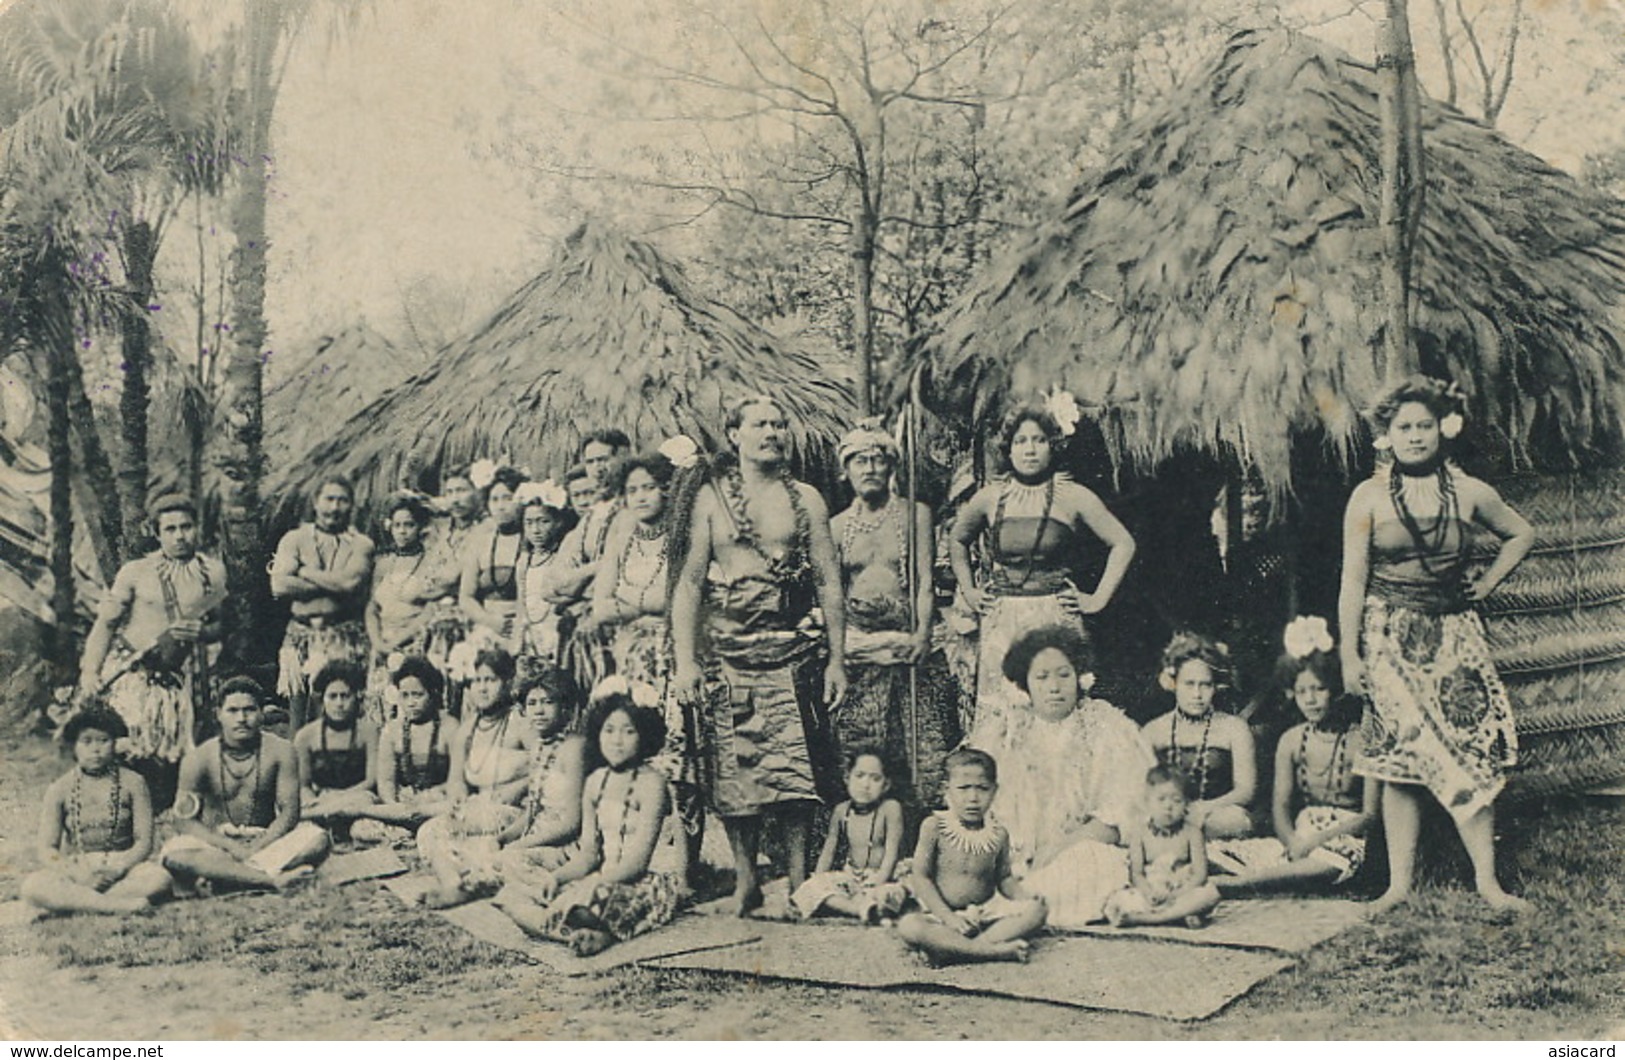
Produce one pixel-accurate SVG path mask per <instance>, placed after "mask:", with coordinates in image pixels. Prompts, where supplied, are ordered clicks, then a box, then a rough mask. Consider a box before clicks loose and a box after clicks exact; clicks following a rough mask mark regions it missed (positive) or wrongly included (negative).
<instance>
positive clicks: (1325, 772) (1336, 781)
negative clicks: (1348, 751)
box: [1298, 725, 1348, 793]
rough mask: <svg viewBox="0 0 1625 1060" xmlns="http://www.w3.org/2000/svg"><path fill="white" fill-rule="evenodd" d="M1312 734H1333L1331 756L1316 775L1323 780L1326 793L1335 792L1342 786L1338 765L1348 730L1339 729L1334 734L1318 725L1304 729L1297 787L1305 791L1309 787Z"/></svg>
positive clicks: (1299, 756) (1300, 748)
mask: <svg viewBox="0 0 1625 1060" xmlns="http://www.w3.org/2000/svg"><path fill="white" fill-rule="evenodd" d="M1313 735H1319V736H1333V739H1332V753H1331V756H1330V757H1329V758H1327V759H1326V768H1324V769H1322V770H1320V771H1319V774H1318V775H1319V777H1320V779H1321V780H1322V781H1324V782H1325V787H1324V788H1323V789H1322V790H1324V791H1326V792H1327V793H1335V792H1337V791H1339V790H1340V789H1341V787H1342V784H1341V783H1340V780H1341V778H1340V777H1339V776H1338V774H1339V773H1340V772H1341V771H1340V770H1339V769H1338V766H1339V765H1341V764H1343V763H1342V762H1341V759H1342V757H1343V745H1344V741H1346V740H1347V739H1348V730H1347V729H1342V730H1339V731H1337V732H1336V734H1335V736H1334V735H1333V733H1332V732H1330V731H1328V730H1326V729H1322V728H1321V727H1320V726H1318V725H1311V726H1309V727H1308V728H1307V729H1306V730H1304V734H1303V743H1302V744H1301V745H1300V747H1299V751H1298V769H1299V774H1298V787H1299V788H1301V789H1303V790H1304V791H1307V790H1308V788H1309V737H1310V736H1313Z"/></svg>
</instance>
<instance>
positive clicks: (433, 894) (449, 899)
mask: <svg viewBox="0 0 1625 1060" xmlns="http://www.w3.org/2000/svg"><path fill="white" fill-rule="evenodd" d="M468 900H469V896H468V894H467V893H466V892H465V891H464V890H463V889H462V888H461V887H436V888H434V889H432V890H430V891H426V892H424V894H423V895H422V896H421V897H419V898H418V901H419V902H422V903H423V905H424V907H425V908H428V909H450V908H452V907H453V906H459V905H462V904H464V903H465V902H467V901H468Z"/></svg>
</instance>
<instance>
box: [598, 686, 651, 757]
mask: <svg viewBox="0 0 1625 1060" xmlns="http://www.w3.org/2000/svg"><path fill="white" fill-rule="evenodd" d="M616 713H625V714H626V716H627V717H628V718H630V719H632V727H633V728H635V729H637V730H638V755H637V757H636V758H635V759H633V760H632V763H631V764H633V765H642V764H643V763H644V762H647V761H648V760H649V759H651V758H653V757H654V756H655V755H657V754H659V753H660V749H661V748H662V747H664V746H666V719H665V718H664V717H662V716H661V713H660V711H658V710H656V709H654V708H653V707H640V706H638V705H637V704H636V703H633V702H632V697H631V696H628V695H623V694H622V693H619V692H617V693H615V694H614V695H609V696H605V697H604V698H603V699H600V700H599V701H598V702H596V703H594V704H593V705H592V706H591V708H589V709H588V711H587V728H586V737H587V769H588V771H589V772H591V771H592V770H594V769H597V768H598V767H600V766H605V765H608V764H609V763H608V762H606V761H604V752H603V749H602V748H601V747H599V744H598V737H599V734H600V733H602V732H603V729H604V722H606V721H608V720H609V719H610V717H611V716H612V715H614V714H616Z"/></svg>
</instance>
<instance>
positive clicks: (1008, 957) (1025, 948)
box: [994, 939, 1033, 964]
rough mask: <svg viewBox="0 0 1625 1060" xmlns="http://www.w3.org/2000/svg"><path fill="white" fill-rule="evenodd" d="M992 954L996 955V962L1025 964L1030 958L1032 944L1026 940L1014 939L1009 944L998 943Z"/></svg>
mask: <svg viewBox="0 0 1625 1060" xmlns="http://www.w3.org/2000/svg"><path fill="white" fill-rule="evenodd" d="M994 952H995V953H996V955H997V956H996V958H995V959H996V960H1001V961H1015V962H1016V963H1018V964H1026V963H1027V959H1028V958H1029V957H1031V956H1032V952H1033V944H1032V943H1030V942H1028V941H1027V940H1026V939H1015V940H1013V941H1011V942H1004V943H1000V944H999V945H998V946H997V947H996V948H995V951H994Z"/></svg>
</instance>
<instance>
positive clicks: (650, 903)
mask: <svg viewBox="0 0 1625 1060" xmlns="http://www.w3.org/2000/svg"><path fill="white" fill-rule="evenodd" d="M665 739H666V721H665V719H664V718H663V717H661V715H660V712H659V711H658V710H656V709H654V708H651V707H639V706H636V705H635V704H634V703H633V702H632V697H631V696H630V695H629V694H627V693H622V692H615V693H612V694H610V695H609V696H607V697H606V698H603V699H599V700H598V701H597V702H595V703H594V704H593V707H592V711H591V713H590V714H589V716H588V719H587V740H588V747H589V748H592V749H594V750H596V752H597V753H596V755H594V758H595V760H596V763H595V764H597V765H598V766H599V768H597V769H595V770H594V771H593V773H592V775H591V776H590V777H588V778H587V786H586V790H585V792H584V793H583V795H582V799H583V807H582V813H581V845H580V846H579V847H577V849H576V852H575V854H574V855H573V856H572V857H571V858H570V860H569V861H567V862H565V864H564V865H563V866H561V867H560V868H559V869H558V870H557V871H554V872H547V871H543V872H541V873H539V874H538V877H537V880H536V882H535V884H533V885H531V886H528V887H509V888H506V889H505V890H504V891H503V892H502V895H501V896H500V898H501V902H500V904H501V908H502V910H503V912H505V913H507V914H508V915H509V916H510V917H512V918H513V920H514V923H516V924H518V925H519V926H520V927H521V928H523V929H524V931H525V933H526V934H528V935H534V936H537V937H540V938H546V939H553V940H555V941H558V942H564V943H568V944H569V946H570V948H571V949H573V950H574V951H575V952H576V953H577V954H579V955H581V956H589V955H591V954H594V953H598V952H599V951H601V950H603V949H604V948H605V947H607V946H609V945H611V944H612V943H614V942H617V941H625V940H626V939H629V938H632V937H633V936H636V935H642V934H644V933H645V932H648V931H652V930H653V929H655V928H657V927H659V926H660V925H662V924H665V923H669V922H670V921H671V919H672V917H674V916H676V914H677V908H678V905H679V903H680V902H681V901H682V899H683V897H684V896H685V893H686V892H685V890H684V887H683V879H684V876H685V866H684V864H683V860H684V857H685V854H684V851H685V847H684V844H683V843H682V842H681V840H680V836H681V831H682V826H681V823H680V822H679V821H678V820H677V817H676V815H675V814H674V813H673V812H672V806H673V803H672V795H671V790H670V787H671V786H670V784H669V783H668V782H667V780H666V778H665V776H664V775H663V774H662V773H661V772H660V771H659V770H657V769H655V768H653V767H652V766H650V765H649V759H650V758H652V757H653V756H654V755H655V754H656V753H658V752H659V750H660V747H661V745H662V744H663V743H664V742H665Z"/></svg>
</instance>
